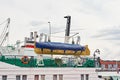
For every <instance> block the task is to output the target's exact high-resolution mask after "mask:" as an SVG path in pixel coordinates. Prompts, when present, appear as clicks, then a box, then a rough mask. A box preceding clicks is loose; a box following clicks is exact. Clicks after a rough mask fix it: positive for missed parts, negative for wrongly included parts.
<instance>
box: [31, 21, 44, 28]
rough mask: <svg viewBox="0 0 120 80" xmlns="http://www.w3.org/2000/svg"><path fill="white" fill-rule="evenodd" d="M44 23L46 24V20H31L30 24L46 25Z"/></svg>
mask: <svg viewBox="0 0 120 80" xmlns="http://www.w3.org/2000/svg"><path fill="white" fill-rule="evenodd" d="M44 24H46V23H45V22H43V21H31V22H30V25H31V26H34V27H35V26H42V25H44Z"/></svg>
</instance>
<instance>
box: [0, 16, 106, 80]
mask: <svg viewBox="0 0 120 80" xmlns="http://www.w3.org/2000/svg"><path fill="white" fill-rule="evenodd" d="M64 18H66V19H67V24H66V30H65V39H64V42H52V41H51V37H50V34H49V35H46V34H44V33H40V34H38V33H37V31H35V32H30V37H25V39H24V41H22V42H21V41H20V40H17V41H16V44H15V45H7V46H3V45H2V44H3V42H4V41H5V40H6V38H7V37H8V33H9V24H10V18H8V19H7V26H6V27H5V28H4V29H5V31H4V36H3V39H1V41H0V42H1V46H0V54H1V55H0V80H107V79H105V77H104V76H103V75H102V72H101V71H100V70H102V68H101V65H100V62H101V61H100V59H99V58H95V57H94V58H93V57H90V50H89V48H88V45H81V44H80V36H78V37H77V40H76V43H75V42H74V41H72V43H69V39H70V38H71V36H70V24H71V16H65V17H64ZM2 34H3V33H2ZM43 38H44V39H43ZM21 43H23V44H22V45H20V44H21ZM97 50H98V49H97ZM56 55H59V57H58V56H57V57H56ZM103 73H104V72H103Z"/></svg>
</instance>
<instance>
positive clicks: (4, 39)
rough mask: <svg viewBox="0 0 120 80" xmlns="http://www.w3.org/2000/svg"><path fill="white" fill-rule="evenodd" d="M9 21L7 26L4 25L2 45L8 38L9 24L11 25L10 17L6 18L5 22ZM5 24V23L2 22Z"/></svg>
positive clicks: (0, 40)
mask: <svg viewBox="0 0 120 80" xmlns="http://www.w3.org/2000/svg"><path fill="white" fill-rule="evenodd" d="M6 21H7V24H6V26H5V27H4V29H3V31H2V33H1V35H0V46H2V45H3V44H4V42H5V41H6V39H7V38H8V37H9V29H10V28H9V25H10V18H8V19H7V20H5V22H6ZM2 24H3V23H2Z"/></svg>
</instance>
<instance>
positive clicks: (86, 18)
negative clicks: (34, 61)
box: [0, 0, 120, 59]
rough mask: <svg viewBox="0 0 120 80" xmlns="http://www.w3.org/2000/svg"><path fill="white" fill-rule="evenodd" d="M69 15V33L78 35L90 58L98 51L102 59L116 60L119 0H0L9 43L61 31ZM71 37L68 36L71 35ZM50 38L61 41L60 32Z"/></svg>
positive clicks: (119, 47) (119, 51) (119, 35)
mask: <svg viewBox="0 0 120 80" xmlns="http://www.w3.org/2000/svg"><path fill="white" fill-rule="evenodd" d="M66 15H70V16H71V17H72V21H71V33H73V32H72V30H73V31H74V33H75V32H79V33H80V34H79V35H80V36H81V45H88V46H89V49H90V51H91V56H92V55H93V53H94V51H95V50H96V49H100V51H101V53H100V55H97V56H100V57H101V58H102V59H120V58H119V57H120V0H0V23H2V22H3V21H4V20H6V19H7V18H10V19H11V23H10V38H9V40H10V43H12V44H13V43H15V41H16V40H21V41H23V40H24V37H25V36H29V33H30V32H31V31H39V32H45V33H48V28H49V27H48V21H50V22H51V27H52V32H53V33H54V32H57V31H58V32H59V31H64V30H65V27H66V19H64V16H66ZM71 35H72V34H71ZM53 36H61V37H59V38H60V39H59V38H52V41H54V40H58V41H59V40H61V39H62V40H64V39H63V38H62V37H64V32H61V33H58V34H53Z"/></svg>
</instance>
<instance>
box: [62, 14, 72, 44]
mask: <svg viewBox="0 0 120 80" xmlns="http://www.w3.org/2000/svg"><path fill="white" fill-rule="evenodd" d="M64 18H67V24H66V29H65V41H64V42H65V43H69V35H70V24H71V16H65V17H64Z"/></svg>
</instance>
